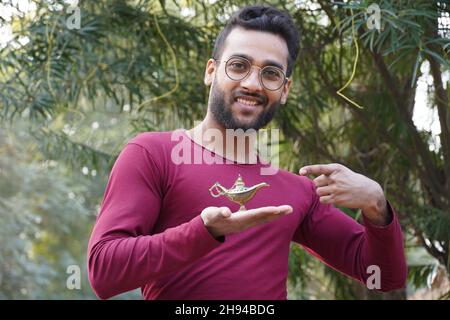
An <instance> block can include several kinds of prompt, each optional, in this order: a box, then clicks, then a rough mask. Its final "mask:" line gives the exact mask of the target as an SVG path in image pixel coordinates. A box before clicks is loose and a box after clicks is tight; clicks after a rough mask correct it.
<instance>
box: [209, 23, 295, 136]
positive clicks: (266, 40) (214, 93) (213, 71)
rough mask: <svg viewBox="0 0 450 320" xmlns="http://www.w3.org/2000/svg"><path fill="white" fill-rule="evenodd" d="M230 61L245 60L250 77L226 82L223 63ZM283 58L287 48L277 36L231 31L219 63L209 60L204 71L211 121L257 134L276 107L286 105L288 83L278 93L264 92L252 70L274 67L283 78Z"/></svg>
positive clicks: (285, 61) (284, 67) (242, 30)
mask: <svg viewBox="0 0 450 320" xmlns="http://www.w3.org/2000/svg"><path fill="white" fill-rule="evenodd" d="M232 57H245V58H247V59H248V60H249V61H250V62H251V64H252V67H251V70H250V74H248V75H247V76H246V77H245V78H244V79H242V80H240V81H236V80H232V79H230V78H229V77H228V76H227V74H226V72H225V61H227V60H228V59H230V58H232ZM287 58H288V48H287V45H286V42H285V41H284V40H283V38H281V37H280V36H277V35H274V34H271V33H268V32H261V31H254V30H245V29H242V28H235V29H233V30H232V31H231V32H230V34H229V35H228V37H227V39H226V41H225V44H224V48H223V53H222V56H221V57H218V59H220V62H215V61H214V60H212V59H210V60H209V61H208V64H207V67H206V73H205V84H206V85H211V84H212V87H211V91H210V96H209V108H210V111H211V113H212V116H213V117H214V119H215V120H216V121H217V122H218V123H219V124H221V125H222V126H224V127H225V128H226V129H235V130H236V129H239V128H241V129H243V130H247V129H250V128H252V129H255V130H259V129H260V128H262V127H264V126H265V125H266V124H267V123H268V122H270V120H271V119H272V118H273V116H274V114H275V111H276V110H277V108H278V106H279V105H280V104H284V103H285V102H286V99H287V95H288V92H289V88H290V85H291V80H290V79H289V80H288V81H287V83H285V84H283V86H282V87H281V88H279V89H278V90H275V91H271V90H268V89H267V88H265V87H264V86H263V85H262V83H261V81H260V76H259V74H260V72H259V71H260V69H259V68H255V67H253V66H258V67H260V68H264V67H265V66H277V67H279V68H281V69H282V71H283V72H284V73H285V74H286V69H287ZM255 103H256V104H255Z"/></svg>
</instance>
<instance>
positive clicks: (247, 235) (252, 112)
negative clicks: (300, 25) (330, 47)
mask: <svg viewBox="0 0 450 320" xmlns="http://www.w3.org/2000/svg"><path fill="white" fill-rule="evenodd" d="M298 44H299V35H298V32H297V31H296V28H295V26H294V24H293V22H292V20H291V18H290V16H289V15H288V14H286V13H282V12H280V11H278V10H276V9H275V8H272V7H262V6H250V7H245V8H243V9H241V10H240V11H238V12H237V13H236V14H235V15H234V16H233V17H232V18H231V19H230V21H229V23H228V24H227V26H226V27H225V28H224V29H223V30H222V32H221V33H220V35H219V36H218V38H217V40H216V44H215V48H214V52H213V59H209V60H208V62H207V65H206V71H205V84H206V85H208V86H211V89H210V95H209V101H208V112H207V114H206V117H205V118H204V120H203V121H202V122H201V123H200V124H199V125H197V126H196V127H195V128H192V129H191V130H188V131H186V130H175V131H173V132H147V133H143V134H140V135H138V136H137V137H135V138H134V139H132V140H131V141H130V142H129V143H128V144H127V145H126V147H125V148H124V150H123V151H122V152H121V154H120V156H119V158H118V159H117V162H116V163H115V165H114V168H113V170H112V172H111V176H110V179H109V181H108V185H107V188H106V191H105V195H104V199H103V202H102V206H101V212H100V214H99V216H98V219H97V222H96V225H95V227H94V230H93V233H92V236H91V239H90V242H89V248H88V251H89V252H88V269H89V279H90V281H91V284H92V287H93V288H94V291H95V292H96V294H97V295H98V296H99V297H100V298H102V299H106V298H109V297H112V296H114V295H117V294H119V293H122V292H126V291H128V290H132V289H135V288H139V287H141V289H142V293H143V296H144V298H145V299H286V297H287V292H286V279H287V274H288V255H289V246H290V243H291V241H294V242H296V243H299V244H301V245H302V246H304V248H305V249H306V250H308V251H309V252H311V253H312V254H314V255H315V256H317V257H318V258H319V259H321V260H322V261H324V262H325V263H326V264H328V265H330V266H331V267H333V268H335V269H337V270H339V271H340V272H342V273H344V274H346V275H348V276H350V277H353V278H355V279H357V280H359V281H361V282H363V283H365V282H366V280H367V279H368V278H369V277H370V276H371V274H372V273H371V272H368V269H369V270H373V269H370V268H369V267H373V266H375V268H377V269H378V270H379V271H380V273H379V277H380V286H381V287H380V288H378V289H380V290H382V291H389V290H393V289H397V288H401V287H403V286H404V284H405V279H406V263H405V257H404V250H403V239H402V238H403V237H402V232H401V229H400V225H399V222H398V220H397V217H396V214H395V211H394V209H393V208H392V207H391V206H390V204H389V203H388V202H387V200H386V199H385V196H384V193H383V191H382V189H381V187H380V185H379V184H378V183H376V182H375V181H373V180H371V179H369V178H367V177H365V176H362V175H360V174H357V173H355V172H353V171H351V170H350V169H348V168H346V167H344V166H342V165H339V164H328V165H311V166H307V167H304V168H302V169H301V170H300V175H295V174H292V173H290V172H287V171H285V170H277V171H276V172H275V174H269V175H262V174H261V169H262V168H264V167H266V165H267V164H264V163H262V161H261V159H260V158H257V161H254V162H251V161H247V159H249V158H250V157H251V156H252V151H251V150H252V148H251V147H249V144H248V143H247V144H246V147H245V148H244V150H243V151H242V149H239V150H238V149H236V148H235V147H233V148H229V144H230V143H231V144H233V142H235V141H236V136H234V137H231V138H230V136H229V135H228V136H227V129H228V130H237V129H242V130H255V131H257V130H259V129H260V128H262V127H264V126H265V125H266V124H267V123H268V122H270V120H271V119H272V117H273V115H274V113H275V112H276V110H277V109H278V108H280V107H281V105H282V104H284V103H285V102H286V99H287V97H288V93H289V88H290V87H291V84H292V81H291V79H290V78H289V76H290V75H291V73H292V68H293V65H294V62H295V59H296V56H297V53H298V50H299V48H298ZM211 131H214V132H216V133H217V132H219V133H221V134H222V137H224V138H223V139H211V138H208V135H206V134H204V133H205V132H211ZM175 136H176V137H177V138H176V139H174V137H175ZM180 138H181V140H183V146H184V149H183V150H184V151H183V152H184V153H185V154H184V155H183V157H184V156H186V155H190V154H194V153H199V152H200V153H201V154H202V155H205V156H207V157H208V159H210V160H211V159H212V160H214V161H212V162H208V163H205V161H203V162H201V163H192V162H191V163H189V162H188V163H186V162H180V161H178V160H179V159H178V158H177V152H174V150H178V149H177V148H179V139H180ZM246 142H248V141H246ZM250 145H251V144H250ZM305 174H313V175H317V176H318V177H317V178H316V179H314V181H311V180H309V179H308V178H306V177H304V176H303V175H305ZM239 175H240V176H241V177H242V179H243V180H244V182H245V185H246V186H253V185H256V184H258V183H262V182H266V183H267V184H269V187H266V188H263V189H261V190H259V191H258V192H257V193H256V194H255V195H254V197H253V198H252V199H251V200H250V201H249V202H248V203H247V204H246V209H247V210H246V211H238V209H239V205H238V204H236V203H233V202H230V201H229V200H228V199H227V198H226V197H212V196H211V193H210V188H211V186H213V185H214V183H215V182H219V183H220V184H221V185H223V186H226V187H229V186H232V185H233V183H234V182H235V181H236V179H237V177H238V176H239ZM333 203H334V204H336V205H339V206H343V207H348V208H361V209H362V213H363V219H364V226H362V225H360V224H358V223H357V222H356V221H354V220H353V219H351V218H350V217H348V216H347V215H345V214H344V213H343V212H341V211H340V210H338V209H336V208H335V207H333V205H332V204H333Z"/></svg>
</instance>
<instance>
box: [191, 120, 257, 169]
mask: <svg viewBox="0 0 450 320" xmlns="http://www.w3.org/2000/svg"><path fill="white" fill-rule="evenodd" d="M187 133H188V135H189V136H190V137H191V138H192V139H193V140H194V141H195V142H196V143H198V144H200V145H202V146H203V147H205V148H206V149H208V150H211V151H213V152H214V153H215V154H218V155H220V156H222V157H224V158H226V159H228V160H231V161H234V162H237V163H256V161H257V152H256V141H257V135H256V131H255V130H248V132H245V131H243V130H232V129H228V130H227V129H226V128H225V127H224V126H223V125H221V124H220V123H218V122H217V121H216V120H215V119H214V118H213V116H212V115H211V114H210V113H209V112H208V113H207V115H206V117H205V119H203V121H202V122H200V123H199V124H198V125H196V126H195V127H194V128H191V129H190V130H188V131H187Z"/></svg>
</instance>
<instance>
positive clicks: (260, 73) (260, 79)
mask: <svg viewBox="0 0 450 320" xmlns="http://www.w3.org/2000/svg"><path fill="white" fill-rule="evenodd" d="M236 58H238V59H242V60H245V61H247V62H248V65H249V66H250V68H249V69H248V72H247V74H246V75H245V76H244V77H242V79H239V80H236V79H233V78H232V77H230V75H229V74H228V72H227V66H228V62H229V61H230V60H232V59H236ZM212 59H213V60H214V61H216V62H225V74H226V75H227V77H228V78H230V80H233V81H242V80H244V79H245V78H247V77H248V76H249V74H250V73H251V70H252V68H253V67H255V68H258V69H259V73H258V75H259V77H258V80H259V83H260V84H261V86H263V87H264V88H265V89H266V90H269V91H277V90H280V88H282V87H283V86H284V85H285V84H286V82H287V81H288V80H289V77H286V74H285V73H284V71H283V70H282V69H280V68H278V67H275V66H265V67H262V68H261V67H259V66H256V65H254V64H252V63H251V62H250V60H248V59H247V58H244V57H239V56H231V57H230V58H228V60H219V59H215V58H212ZM266 68H275V69H277V70H279V71H280V72H281V74H282V75H283V76H284V80H283V82H282V83H281V85H280V86H279V87H278V88H276V89H269V88H267V87H266V86H265V85H264V82H263V81H262V72H263V70H264V69H266Z"/></svg>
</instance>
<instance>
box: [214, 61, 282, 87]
mask: <svg viewBox="0 0 450 320" xmlns="http://www.w3.org/2000/svg"><path fill="white" fill-rule="evenodd" d="M214 60H215V61H217V62H221V61H220V60H217V59H214ZM222 62H225V73H226V74H227V76H228V78H230V79H231V80H234V81H242V80H244V79H245V78H246V77H247V76H248V75H249V74H250V71H251V69H252V64H251V62H250V61H249V60H248V59H245V58H242V57H231V58H230V59H228V60H225V61H222ZM254 67H255V68H259V81H260V83H261V84H262V86H263V87H264V88H266V89H267V90H270V91H276V90H278V89H280V88H281V87H282V86H283V85H284V84H285V83H286V81H287V80H288V79H289V78H287V77H286V75H285V74H284V72H283V70H281V69H280V68H278V67H274V66H265V67H264V68H261V67H258V66H254Z"/></svg>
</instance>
